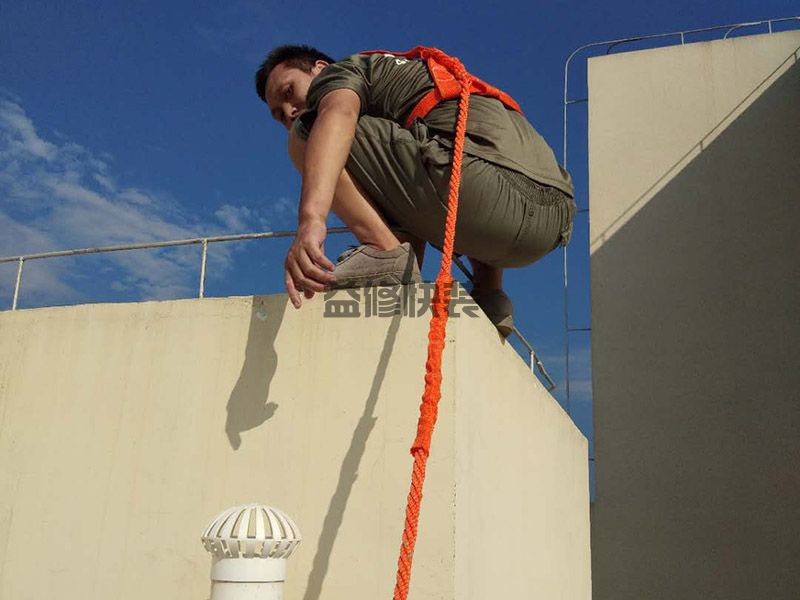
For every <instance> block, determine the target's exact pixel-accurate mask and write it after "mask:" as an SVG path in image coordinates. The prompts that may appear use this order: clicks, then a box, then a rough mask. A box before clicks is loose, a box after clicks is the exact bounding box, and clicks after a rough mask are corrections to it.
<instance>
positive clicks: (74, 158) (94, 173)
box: [0, 98, 296, 306]
mask: <svg viewBox="0 0 800 600" xmlns="http://www.w3.org/2000/svg"><path fill="white" fill-rule="evenodd" d="M112 162H113V158H112V157H111V156H110V155H108V154H106V153H97V152H93V151H91V150H89V149H87V148H85V147H84V146H81V145H80V144H77V143H75V142H74V141H71V140H69V139H67V138H66V136H64V135H63V134H62V135H53V136H52V139H49V140H48V139H46V137H45V136H43V135H41V134H40V133H38V132H37V128H36V126H35V124H34V122H33V121H32V120H31V119H30V117H29V116H28V115H27V114H26V113H25V110H24V109H23V107H22V105H21V104H20V103H19V102H18V101H12V100H4V99H2V98H0V256H12V255H19V254H31V253H36V252H47V251H53V250H64V249H69V248H85V247H98V246H107V245H115V244H125V243H142V242H149V241H163V240H173V239H183V238H195V237H202V236H205V235H216V234H219V233H221V232H223V231H231V230H235V231H236V232H237V233H240V232H250V231H258V230H261V229H263V228H264V227H265V225H268V224H269V219H267V218H266V214H267V213H264V212H262V210H260V209H256V208H253V207H248V206H247V204H246V203H242V202H240V203H238V205H236V206H234V205H233V204H225V205H223V206H221V207H220V208H219V209H218V210H217V211H216V214H215V215H214V217H211V216H208V217H207V218H205V219H203V218H201V216H198V215H197V214H195V213H193V212H192V211H190V210H187V209H186V208H184V206H183V205H182V204H181V203H180V202H179V201H177V200H176V199H175V198H173V197H172V196H170V195H169V194H168V193H165V192H160V191H153V190H147V189H143V188H138V187H133V186H123V185H121V184H120V183H119V180H118V178H117V177H115V176H114V173H113V172H112V168H111V166H110V165H111V163H112ZM280 202H281V201H279V210H278V211H277V212H275V213H271V212H270V213H269V214H271V215H272V216H273V217H274V218H277V219H281V218H282V217H281V215H282V214H283V213H286V212H287V210H288V208H287V206H289V205H290V204H291V203H288V204H286V202H288V201H286V202H284V203H280ZM295 206H296V205H295ZM263 210H269V207H268V206H265V207H264V209H263ZM235 249H236V247H235V245H230V244H224V245H223V244H220V245H216V246H215V247H214V252H213V253H210V254H209V268H208V273H209V277H210V278H219V277H221V276H222V275H223V274H224V272H225V271H226V270H227V269H228V268H229V267H230V265H231V263H232V253H233V252H234V251H235ZM102 256H103V258H102V259H98V258H94V259H84V261H83V262H82V261H81V258H80V257H77V258H72V259H47V260H36V261H30V262H29V263H27V264H30V265H31V266H30V267H29V266H27V264H26V268H25V271H24V275H23V284H22V296H23V298H24V297H28V298H35V300H36V302H37V303H42V304H50V303H62V302H80V301H83V300H87V298H85V297H84V294H83V293H81V292H79V291H78V290H79V289H80V287H81V286H80V285H79V284H80V282H81V280H85V279H88V278H96V277H101V276H102V277H107V278H108V286H109V287H110V288H111V289H113V290H116V291H125V292H129V293H130V295H131V296H132V298H131V299H140V298H162V299H163V298H174V297H181V296H189V295H192V294H194V293H195V290H196V286H197V281H196V279H197V272H198V270H199V247H198V246H188V247H180V248H171V249H163V250H142V251H126V252H114V253H109V254H104V255H102ZM87 260H91V261H92V265H93V268H94V270H93V271H89V267H87V266H81V265H86V264H87V262H86V261H87ZM99 260H100V261H102V264H103V265H104V267H102V268H101V267H98V264H101V263H100V262H98V261H99ZM65 261H69V265H67V264H66V263H65ZM9 266H10V265H5V268H3V270H2V272H0V276H2V277H0V294H3V295H10V293H11V290H12V289H13V285H14V277H13V276H12V277H11V278H8V277H6V276H5V274H6V273H7V272H8V271H9V270H10V269H9V268H8V267H9ZM66 266H69V269H67V268H65V267H66ZM106 268H107V269H108V271H109V272H108V273H96V272H95V271H96V270H97V269H101V270H105V269H106ZM22 304H23V306H24V304H25V303H24V302H23V303H22Z"/></svg>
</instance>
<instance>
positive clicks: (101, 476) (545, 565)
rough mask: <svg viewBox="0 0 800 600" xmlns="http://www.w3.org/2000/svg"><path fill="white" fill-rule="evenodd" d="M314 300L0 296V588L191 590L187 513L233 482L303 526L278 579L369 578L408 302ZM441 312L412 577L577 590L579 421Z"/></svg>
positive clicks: (380, 592)
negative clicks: (363, 305)
mask: <svg viewBox="0 0 800 600" xmlns="http://www.w3.org/2000/svg"><path fill="white" fill-rule="evenodd" d="M323 315H324V304H323V301H322V299H321V298H316V299H315V300H314V301H312V302H310V303H308V304H307V305H306V306H305V307H304V308H303V310H302V311H300V312H298V311H295V310H293V309H292V308H291V307H290V306H289V307H288V308H287V301H286V297H285V296H266V297H255V298H252V297H242V298H222V299H206V300H182V301H171V302H146V303H139V304H117V305H108V304H105V305H85V306H74V307H60V308H47V309H32V310H22V311H16V312H3V313H0V598H3V599H6V598H9V599H10V598H13V599H14V600H28V599H30V600H34V599H35V600H40V599H41V598H47V597H56V596H57V597H59V598H64V599H65V600H69V599H72V598H74V599H81V600H86V599H88V598H108V597H115V598H120V599H122V600H128V599H134V598H195V599H198V600H200V599H203V598H206V597H207V596H208V589H209V581H208V574H209V567H210V559H209V557H208V555H207V554H206V553H205V551H204V550H203V549H202V547H201V545H200V542H199V536H200V533H201V531H202V529H203V527H204V526H205V525H206V523H207V521H208V520H210V519H211V517H213V516H214V515H215V514H216V513H217V512H219V511H220V510H222V509H223V508H226V507H228V506H230V505H234V504H238V503H244V502H251V501H259V502H266V503H269V504H273V505H275V506H277V507H279V508H281V509H283V510H285V511H287V512H288V513H289V514H290V515H291V516H292V517H294V518H295V520H296V521H297V523H298V525H299V526H300V528H301V530H302V531H303V534H304V541H303V543H302V544H301V546H300V548H299V549H298V551H297V552H296V553H295V554H294V555H293V556H292V558H291V560H290V562H289V578H288V584H287V586H288V588H287V598H296V599H302V600H317V599H332V600H336V599H345V598H346V599H349V600H353V599H356V600H357V599H360V598H364V599H367V598H368V599H370V600H372V599H374V598H379V597H390V596H391V591H392V589H393V586H394V573H395V566H396V556H397V551H398V548H399V543H400V533H401V530H402V525H403V511H404V507H405V500H406V495H407V492H408V479H409V476H410V469H411V458H410V456H409V454H408V447H409V446H410V443H411V441H412V439H413V436H414V431H415V427H416V421H417V415H418V405H419V401H420V397H421V393H422V385H423V379H422V376H423V366H424V361H425V352H426V339H427V337H426V336H427V319H426V318H403V319H400V318H397V317H395V318H377V317H372V318H366V317H363V316H362V317H361V318H357V319H344V318H339V319H331V318H323ZM451 323H452V324H451V326H450V328H449V329H448V344H447V350H446V354H445V359H444V373H445V378H444V383H443V400H442V410H441V418H440V422H439V425H438V428H437V431H436V436H435V439H434V447H433V452H432V456H431V460H430V463H429V468H428V481H427V484H426V493H425V502H424V508H423V514H422V519H421V525H420V538H419V542H418V546H417V552H416V555H415V570H414V577H413V580H412V589H411V597H413V598H441V599H448V600H452V599H453V598H455V597H458V598H473V597H474V598H477V597H478V596H481V597H486V596H487V595H489V593H502V594H503V595H504V596H505V597H507V598H526V599H527V598H542V599H545V598H548V599H549V598H556V597H558V598H569V599H573V598H574V599H580V600H587V599H588V598H589V557H588V491H587V477H586V451H587V448H586V441H585V439H584V438H583V437H582V436H581V435H580V433H579V432H578V431H577V429H575V427H574V426H573V425H572V423H571V422H570V421H569V419H568V418H567V417H566V415H564V414H563V412H562V411H561V410H560V409H559V408H558V406H557V404H556V402H555V400H554V399H553V398H552V397H550V396H549V394H547V392H546V391H545V390H544V389H543V388H542V386H541V385H540V384H539V383H538V382H537V381H536V380H535V378H533V377H532V375H531V374H530V373H529V372H528V371H527V369H526V367H525V365H524V364H523V363H522V361H521V360H520V359H519V357H518V356H517V355H516V353H515V352H514V351H513V349H511V348H510V347H508V346H506V345H505V344H504V343H502V342H501V341H500V339H499V337H498V336H497V334H496V332H495V331H494V330H493V328H492V326H491V325H490V324H489V323H488V322H487V321H486V320H485V319H484V318H480V319H468V318H460V319H457V320H454V321H452V322H451ZM456 590H458V592H457V593H456Z"/></svg>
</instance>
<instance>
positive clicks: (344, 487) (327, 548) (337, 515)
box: [303, 315, 402, 600]
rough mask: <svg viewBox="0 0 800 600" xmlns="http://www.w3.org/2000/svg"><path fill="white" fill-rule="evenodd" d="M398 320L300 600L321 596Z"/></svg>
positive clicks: (385, 347)
mask: <svg viewBox="0 0 800 600" xmlns="http://www.w3.org/2000/svg"><path fill="white" fill-rule="evenodd" d="M401 319H402V315H396V316H394V317H392V322H391V323H390V324H389V329H388V330H387V332H386V340H385V341H384V343H383V350H382V351H381V356H380V358H379V359H378V366H377V368H376V369H375V376H374V377H373V378H372V385H371V386H370V390H369V395H368V396H367V401H366V403H365V404H364V412H363V413H362V415H361V419H359V421H358V425H357V426H356V428H355V431H353V438H352V439H351V440H350V447H349V448H348V450H347V454H346V455H345V457H344V461H343V462H342V468H341V469H340V470H339V479H338V481H337V483H336V490H335V491H334V493H333V496H331V501H330V504H328V512H327V513H326V514H325V520H324V521H323V523H322V531H321V533H320V536H319V541H318V542H317V546H316V548H317V552H316V554H314V561H313V563H312V566H311V573H310V574H309V576H308V583H307V584H306V591H305V594H303V600H318V599H319V597H320V594H321V593H322V584H323V582H324V581H325V576H326V575H327V573H328V566H329V563H330V558H331V552H332V551H333V545H334V543H335V542H336V536H337V534H338V532H339V527H341V525H342V520H343V519H344V512H345V509H346V508H347V500H348V499H349V498H350V492H351V491H352V490H353V485H354V484H355V482H356V479H358V467H359V465H360V464H361V458H362V457H363V456H364V450H365V449H366V447H367V440H368V439H369V436H370V433H372V429H373V427H374V426H375V421H376V420H377V419H376V417H374V416H373V415H374V414H375V406H376V405H377V403H378V398H379V396H380V391H381V386H382V385H383V380H384V378H385V377H386V369H387V367H388V366H389V359H390V358H391V356H392V349H393V348H394V343H395V339H396V338H397V330H398V329H399V328H400V321H401Z"/></svg>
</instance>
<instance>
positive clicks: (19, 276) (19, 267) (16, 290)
mask: <svg viewBox="0 0 800 600" xmlns="http://www.w3.org/2000/svg"><path fill="white" fill-rule="evenodd" d="M24 263H25V257H23V256H20V257H19V264H18V265H17V282H16V283H15V284H14V299H13V300H12V301H11V310H17V299H18V298H19V286H20V283H21V282H22V265H23V264H24Z"/></svg>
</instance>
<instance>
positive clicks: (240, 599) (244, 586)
mask: <svg viewBox="0 0 800 600" xmlns="http://www.w3.org/2000/svg"><path fill="white" fill-rule="evenodd" d="M301 539H302V536H301V535H300V530H299V529H298V528H297V525H295V523H294V521H292V520H291V519H290V518H289V517H288V516H287V515H286V514H285V513H283V512H281V511H280V510H278V509H276V508H271V507H269V506H265V505H263V504H245V505H244V506H235V507H233V508H229V509H228V510H226V511H223V512H221V513H220V514H219V515H217V516H216V517H215V518H214V519H213V520H212V521H211V524H210V525H209V526H208V527H206V530H205V533H203V537H202V541H203V546H204V547H205V549H206V550H208V551H209V552H210V553H211V557H212V562H211V600H283V582H284V581H286V559H287V558H289V556H290V555H291V554H292V551H293V550H294V549H295V547H297V544H299V543H300V540H301Z"/></svg>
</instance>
